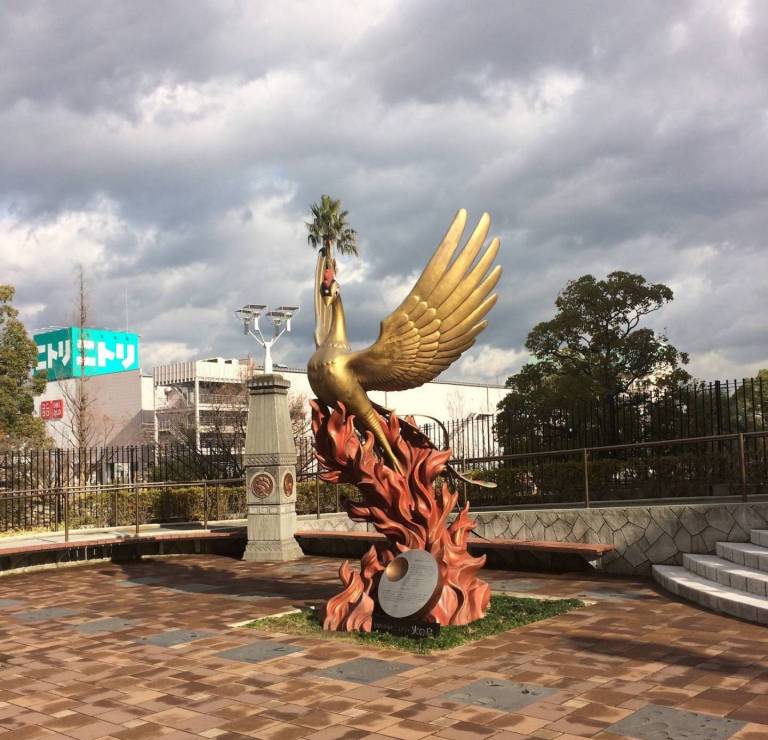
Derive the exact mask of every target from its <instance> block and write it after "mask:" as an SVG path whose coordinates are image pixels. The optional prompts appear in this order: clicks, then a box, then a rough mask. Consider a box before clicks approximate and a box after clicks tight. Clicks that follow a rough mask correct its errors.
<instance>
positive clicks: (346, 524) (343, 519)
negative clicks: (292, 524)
mask: <svg viewBox="0 0 768 740" xmlns="http://www.w3.org/2000/svg"><path fill="white" fill-rule="evenodd" d="M368 529H369V527H368V524H367V523H366V522H353V521H352V520H351V519H350V518H349V517H348V516H347V514H346V512H341V513H339V514H320V518H319V519H318V517H317V515H316V514H300V515H299V516H297V517H296V531H297V532H300V531H302V530H309V531H312V532H349V531H362V532H365V531H366V530H368ZM370 529H371V530H373V527H370Z"/></svg>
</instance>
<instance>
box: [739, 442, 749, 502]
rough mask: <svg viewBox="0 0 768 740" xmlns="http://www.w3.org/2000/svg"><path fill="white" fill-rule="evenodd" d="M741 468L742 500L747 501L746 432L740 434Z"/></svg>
mask: <svg viewBox="0 0 768 740" xmlns="http://www.w3.org/2000/svg"><path fill="white" fill-rule="evenodd" d="M739 468H740V473H741V500H742V501H744V502H746V500H747V456H746V454H745V452H744V432H739Z"/></svg>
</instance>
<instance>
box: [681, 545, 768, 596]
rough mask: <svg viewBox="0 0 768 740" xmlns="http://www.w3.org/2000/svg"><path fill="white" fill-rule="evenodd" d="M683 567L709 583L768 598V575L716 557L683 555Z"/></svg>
mask: <svg viewBox="0 0 768 740" xmlns="http://www.w3.org/2000/svg"><path fill="white" fill-rule="evenodd" d="M683 567H684V568H686V569H687V570H689V571H691V573H695V574H696V575H698V576H701V577H702V578H706V579H707V580H709V581H714V582H715V583H720V584H722V585H723V586H729V587H730V588H735V589H736V590H737V591H743V592H744V593H750V594H754V595H755V596H768V573H764V572H763V571H761V570H756V569H755V568H748V567H747V566H746V565H738V564H737V563H732V562H731V561H730V560H723V559H722V558H719V557H717V556H716V555H693V554H688V553H686V554H685V555H683Z"/></svg>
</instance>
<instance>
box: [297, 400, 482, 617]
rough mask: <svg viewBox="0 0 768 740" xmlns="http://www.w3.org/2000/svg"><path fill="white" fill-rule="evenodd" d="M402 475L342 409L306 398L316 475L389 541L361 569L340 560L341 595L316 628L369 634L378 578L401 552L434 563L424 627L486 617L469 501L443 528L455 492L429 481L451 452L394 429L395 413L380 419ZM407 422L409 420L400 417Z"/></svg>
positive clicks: (369, 554)
mask: <svg viewBox="0 0 768 740" xmlns="http://www.w3.org/2000/svg"><path fill="white" fill-rule="evenodd" d="M380 418H381V421H382V424H383V425H384V430H385V432H386V435H387V438H388V440H389V443H390V445H391V447H392V450H393V451H394V454H395V456H396V457H397V459H398V462H399V463H400V466H401V468H402V473H398V472H397V471H395V470H393V469H392V468H391V467H389V466H387V465H386V464H385V463H384V462H383V461H382V460H381V458H380V457H379V455H378V453H377V452H376V451H375V449H374V439H373V435H372V434H371V433H370V432H366V433H365V436H364V438H363V439H361V438H360V435H359V434H358V432H357V431H356V429H355V426H354V416H352V415H348V414H347V413H346V410H345V408H344V406H343V404H339V408H337V409H334V410H333V411H330V410H329V409H328V408H327V407H325V406H322V405H321V404H320V403H319V402H317V401H312V431H313V433H314V435H315V448H316V455H317V458H318V460H319V461H320V464H321V465H322V466H323V467H324V468H325V470H324V471H323V472H322V473H321V478H322V479H323V480H324V481H328V482H330V483H352V484H354V485H356V486H357V488H358V490H359V491H360V494H361V497H362V501H360V502H353V501H345V502H344V506H345V508H346V510H347V513H348V514H349V516H350V518H351V519H353V520H355V521H364V522H370V523H371V524H373V526H374V528H375V529H376V531H377V532H381V533H382V534H384V535H385V536H386V537H387V539H388V543H387V544H385V545H379V546H371V549H370V550H368V552H367V553H366V554H365V555H364V556H363V557H362V559H361V561H360V571H355V570H352V568H350V565H349V561H344V563H343V564H342V566H341V568H340V569H339V577H340V578H341V581H342V583H343V584H344V590H343V591H342V592H341V593H339V594H337V595H336V596H334V597H333V598H331V599H329V600H328V602H327V603H326V605H325V612H324V615H323V627H324V628H325V629H327V630H335V631H347V632H353V631H363V632H370V630H371V626H372V622H373V613H374V610H375V609H376V597H375V593H376V589H375V586H376V584H377V582H378V577H379V574H380V573H381V572H382V571H383V570H384V568H385V567H386V566H387V564H388V563H389V562H390V561H391V560H393V559H394V558H395V557H397V555H399V554H400V553H402V552H405V551H406V550H413V549H419V550H426V551H427V552H429V553H431V554H432V556H433V557H434V558H435V560H436V561H437V563H438V568H439V573H440V581H439V582H440V584H442V586H441V590H440V593H439V597H438V599H437V601H436V602H434V604H433V605H432V606H431V607H430V608H429V609H428V611H427V612H426V613H425V614H423V615H421V619H423V620H424V621H426V622H437V623H438V624H441V625H449V624H451V625H461V624H469V623H470V622H474V621H475V620H476V619H480V618H481V617H484V616H485V613H486V610H487V608H488V603H489V601H490V598H491V590H490V587H489V586H488V584H487V583H486V582H485V581H483V580H481V579H479V578H478V577H477V572H478V571H479V570H480V569H481V568H482V567H483V565H484V564H485V556H482V557H474V556H472V555H470V554H469V552H468V551H467V536H468V534H469V531H470V530H471V529H472V527H474V525H475V522H474V521H473V520H472V519H470V518H469V513H468V512H469V504H467V505H465V506H464V508H463V509H461V510H460V511H459V513H458V516H456V518H455V519H454V520H453V521H452V522H451V523H450V524H448V517H449V515H450V514H451V512H452V511H453V510H454V508H455V507H456V503H457V501H458V494H457V493H452V492H451V491H450V489H449V488H448V485H447V484H446V483H443V484H442V486H440V488H439V489H437V488H436V487H435V485H434V482H435V479H436V478H437V477H438V476H439V475H440V474H441V473H442V472H443V470H444V469H445V464H446V463H447V461H448V459H449V457H450V454H451V452H450V450H437V449H435V448H434V447H433V446H432V445H431V444H430V443H429V441H428V440H427V439H426V438H425V437H424V436H423V435H422V434H421V433H419V432H418V431H416V430H415V429H412V428H410V427H408V426H401V424H400V422H399V420H398V418H397V416H395V414H391V415H390V417H389V419H385V418H384V417H380ZM406 421H408V422H409V423H410V424H414V422H413V420H412V419H411V418H407V419H406Z"/></svg>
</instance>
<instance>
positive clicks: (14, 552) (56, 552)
mask: <svg viewBox="0 0 768 740" xmlns="http://www.w3.org/2000/svg"><path fill="white" fill-rule="evenodd" d="M54 537H55V535H54ZM40 539H41V540H44V539H45V535H41V536H40ZM245 540H246V532H245V528H244V527H241V528H234V527H233V528H228V529H221V530H218V531H215V530H214V531H208V530H195V531H183V532H162V533H157V534H147V533H146V532H142V533H141V534H140V535H139V536H138V537H137V536H135V535H134V534H129V533H127V532H126V533H120V534H119V535H113V536H111V537H99V536H98V535H96V536H90V537H87V536H86V537H83V536H82V533H73V534H72V539H71V540H70V541H69V542H64V540H63V539H58V540H54V541H49V542H45V541H41V542H34V543H31V544H18V545H17V544H14V543H10V544H6V545H4V546H0V575H2V574H4V573H7V572H11V571H19V570H22V569H29V568H36V567H45V566H49V565H62V564H67V563H73V562H83V561H88V560H101V559H105V558H110V559H113V560H116V561H125V560H135V559H137V558H139V557H141V556H142V555H150V556H151V555H170V554H178V555H182V554H197V553H211V554H221V555H234V556H237V557H239V556H240V555H241V554H242V551H243V547H244V545H245Z"/></svg>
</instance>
